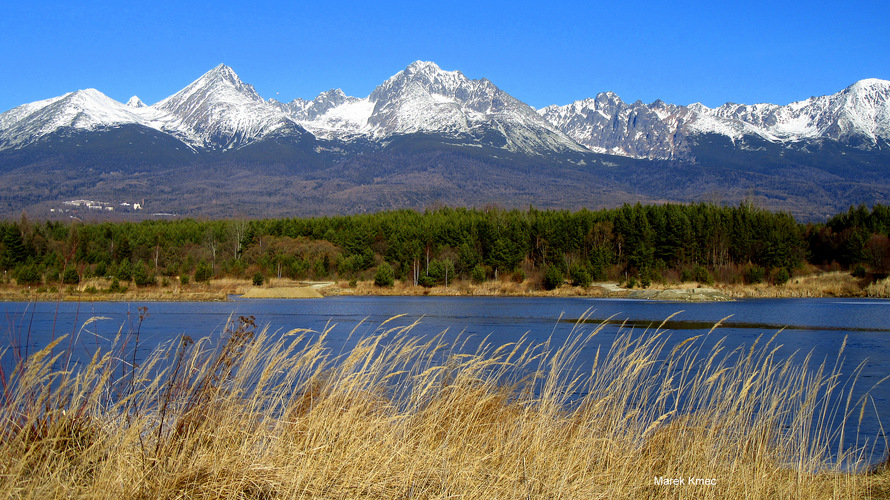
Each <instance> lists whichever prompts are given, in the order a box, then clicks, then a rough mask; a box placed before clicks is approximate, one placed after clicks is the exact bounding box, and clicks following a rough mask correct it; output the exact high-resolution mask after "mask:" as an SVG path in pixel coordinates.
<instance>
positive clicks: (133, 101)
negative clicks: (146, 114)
mask: <svg viewBox="0 0 890 500" xmlns="http://www.w3.org/2000/svg"><path fill="white" fill-rule="evenodd" d="M127 106H129V107H131V108H144V107H145V103H144V102H142V99H140V98H139V97H138V96H135V95H134V96H133V97H131V98H130V100H129V101H127Z"/></svg>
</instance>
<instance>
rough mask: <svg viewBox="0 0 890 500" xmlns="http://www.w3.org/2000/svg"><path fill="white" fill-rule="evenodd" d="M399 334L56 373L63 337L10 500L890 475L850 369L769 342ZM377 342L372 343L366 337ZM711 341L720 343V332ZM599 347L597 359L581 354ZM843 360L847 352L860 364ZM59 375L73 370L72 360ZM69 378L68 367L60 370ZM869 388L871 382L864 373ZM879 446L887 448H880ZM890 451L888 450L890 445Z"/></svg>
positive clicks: (561, 492) (745, 489)
mask: <svg viewBox="0 0 890 500" xmlns="http://www.w3.org/2000/svg"><path fill="white" fill-rule="evenodd" d="M399 321H400V318H399V317H396V318H392V319H390V320H388V321H386V322H384V323H383V324H381V325H380V326H379V327H378V328H377V329H376V330H374V331H373V333H371V334H369V335H366V336H364V337H362V338H360V339H358V340H357V342H356V345H355V347H354V348H352V349H349V350H348V352H335V351H334V350H333V349H332V348H331V347H330V346H329V345H330V342H329V341H328V336H329V335H330V331H331V328H328V329H327V330H325V331H321V332H315V331H309V330H295V331H292V332H288V333H286V334H283V335H273V334H270V333H269V332H268V331H266V330H263V329H260V330H257V329H256V327H255V325H254V324H253V321H252V319H251V318H241V319H240V320H238V321H235V322H233V323H232V325H231V326H230V327H229V329H228V330H227V332H226V333H225V334H224V335H222V336H221V338H218V339H216V340H212V339H209V338H204V339H200V340H198V341H196V342H192V340H191V339H189V338H183V339H180V340H178V341H177V342H175V343H173V344H170V345H168V346H165V347H164V348H163V349H158V350H157V351H155V352H154V353H153V354H152V356H151V357H150V358H149V359H148V360H147V361H146V362H144V363H143V364H142V365H141V366H139V367H138V369H133V367H132V366H130V365H128V364H127V363H126V361H123V360H122V359H121V357H122V356H121V352H122V351H123V349H121V346H122V345H123V344H124V341H125V340H126V339H125V338H123V337H125V336H122V335H121V336H119V338H118V339H117V342H116V344H115V345H116V346H117V347H115V348H113V349H111V350H110V351H108V352H104V353H103V352H97V353H96V354H95V356H94V357H93V359H92V361H91V362H90V363H89V364H88V365H87V366H83V367H81V368H79V369H69V368H61V369H60V368H55V369H53V368H52V367H53V366H59V362H60V360H62V361H64V358H63V356H64V354H55V353H56V351H57V350H60V349H61V348H60V345H64V343H63V340H62V339H58V340H57V341H56V342H55V343H54V344H53V345H51V346H48V347H47V348H45V349H43V350H42V351H40V352H39V353H36V354H34V355H33V356H31V357H30V358H29V359H28V360H27V361H26V362H23V363H22V364H21V365H20V366H19V368H18V369H17V370H15V371H14V372H12V373H8V374H5V377H4V391H3V394H2V407H0V418H2V422H3V424H2V427H0V457H2V458H0V495H3V496H5V497H10V498H62V497H66V498H67V497H84V498H146V499H148V498H152V499H153V498H171V499H172V498H665V497H668V498H671V497H675V498H690V497H692V498H790V497H794V498H827V497H834V498H860V497H863V496H869V495H878V496H880V495H883V494H887V492H888V491H890V487H888V484H890V481H888V474H887V472H879V473H876V474H872V475H868V474H865V473H862V472H859V471H855V472H854V471H853V469H852V467H854V466H856V465H858V462H857V461H858V460H859V459H860V458H861V453H862V450H857V449H851V450H842V451H841V455H840V458H838V457H836V456H832V449H834V451H837V445H838V443H839V442H842V440H843V436H840V435H838V432H837V431H836V429H838V428H839V427H838V424H839V423H840V420H848V421H850V420H851V419H853V420H855V419H859V421H861V419H862V418H863V415H864V413H865V412H873V411H876V408H875V407H874V404H873V402H872V401H871V400H870V399H869V398H867V397H866V398H864V399H861V400H859V401H855V400H849V401H848V399H847V397H846V396H845V393H844V392H843V391H849V390H850V385H849V380H850V379H848V378H847V376H846V375H845V374H842V373H840V371H839V368H838V364H837V363H834V362H824V363H822V364H819V365H815V366H814V365H813V362H812V360H811V359H810V358H809V356H803V357H802V358H801V359H795V358H792V359H786V360H778V359H776V357H775V353H776V348H777V346H775V345H774V343H773V341H772V340H771V339H767V338H762V339H760V340H759V341H758V343H757V344H756V345H755V346H750V347H746V348H742V347H738V348H734V347H733V346H729V345H727V344H726V342H725V339H724V340H720V341H718V342H716V345H715V346H714V347H713V348H710V349H705V348H704V347H703V345H704V342H703V340H704V339H703V338H698V337H697V338H692V339H688V340H686V341H684V342H681V343H679V344H677V345H676V346H674V347H671V348H670V349H668V347H667V346H668V345H669V344H668V342H667V341H668V333H667V332H666V331H664V330H662V329H660V328H659V329H650V330H647V331H645V332H639V331H637V332H634V331H633V330H632V329H629V328H622V329H620V331H619V334H618V336H617V338H616V339H615V340H614V342H613V343H612V344H611V346H609V347H608V348H603V349H596V350H595V354H593V355H592V356H591V359H587V360H584V361H585V362H586V364H585V365H584V366H587V367H588V368H587V369H585V371H584V372H580V371H579V370H578V369H576V368H574V367H577V366H580V364H579V363H578V362H579V361H580V360H579V359H578V355H579V353H580V352H582V348H584V347H585V346H587V345H588V344H589V343H590V341H591V339H592V338H593V336H595V335H597V334H599V333H600V332H601V331H602V329H603V328H604V327H605V324H602V325H599V326H598V327H596V328H595V329H594V330H593V331H585V330H584V328H585V327H586V325H585V323H584V322H579V323H578V324H577V325H576V326H575V329H574V330H573V332H572V334H571V335H570V337H569V340H568V341H566V342H565V343H564V344H562V345H553V343H552V342H551V341H548V342H544V343H540V344H536V343H533V342H530V341H528V340H527V339H525V338H521V339H517V341H516V342H515V343H512V344H508V345H500V346H499V345H491V344H489V343H487V342H482V343H481V345H480V347H478V349H475V350H474V351H473V352H469V353H468V352H466V350H467V344H466V339H463V340H459V341H454V342H450V343H449V342H445V341H444V340H443V339H444V338H445V335H444V333H443V334H440V335H439V336H436V337H435V338H432V339H421V338H419V337H417V336H416V335H415V334H414V330H415V329H416V323H411V324H407V325H398V322H399ZM353 335H357V331H356V330H354V331H353ZM709 335H713V333H712V334H709ZM583 352H590V350H587V351H583ZM840 355H841V354H839V356H840ZM54 362H55V363H56V365H54V364H53V363H54ZM62 366H65V363H62ZM852 375H853V376H854V377H855V374H852ZM869 445H872V444H871V443H869ZM877 445H878V446H885V445H886V443H878V444H877Z"/></svg>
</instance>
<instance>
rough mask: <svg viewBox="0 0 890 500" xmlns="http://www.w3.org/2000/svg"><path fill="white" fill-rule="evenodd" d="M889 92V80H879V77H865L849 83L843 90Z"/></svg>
mask: <svg viewBox="0 0 890 500" xmlns="http://www.w3.org/2000/svg"><path fill="white" fill-rule="evenodd" d="M870 91H878V92H890V81H887V80H881V79H879V78H866V79H864V80H859V81H858V82H856V83H854V84H853V85H850V86H849V87H847V88H846V89H844V92H853V93H862V92H870Z"/></svg>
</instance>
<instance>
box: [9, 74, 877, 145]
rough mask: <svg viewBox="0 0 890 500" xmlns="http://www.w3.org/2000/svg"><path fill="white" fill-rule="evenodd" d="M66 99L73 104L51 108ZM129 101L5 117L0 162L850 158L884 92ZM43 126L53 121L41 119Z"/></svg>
mask: <svg viewBox="0 0 890 500" xmlns="http://www.w3.org/2000/svg"><path fill="white" fill-rule="evenodd" d="M77 98H80V100H81V101H83V102H81V103H79V104H78V103H67V102H66V103H63V104H67V106H62V105H59V104H58V103H59V101H65V100H69V101H70V100H76V99H77ZM134 99H136V101H133V99H131V100H130V101H129V102H128V103H126V104H124V103H119V102H117V101H114V100H113V99H111V98H109V97H107V96H105V95H104V94H102V93H101V92H99V91H98V90H95V89H86V90H80V91H76V92H72V93H69V94H65V95H63V96H59V97H55V98H51V99H47V100H44V101H37V102H35V103H28V104H24V105H22V106H19V107H16V108H13V109H12V110H9V111H7V112H5V113H3V114H0V150H2V149H9V148H16V147H21V146H24V145H27V144H29V143H31V142H33V139H34V138H38V137H40V136H42V135H46V134H47V133H51V132H54V131H55V130H57V129H59V128H65V127H68V128H80V129H90V128H93V129H95V128H101V127H113V126H119V125H122V124H136V125H140V126H147V127H149V128H153V129H155V130H158V131H160V132H163V133H170V134H172V135H174V136H175V137H177V138H178V139H180V140H182V141H183V142H186V143H188V144H190V145H191V146H192V147H194V148H196V149H207V150H214V149H222V150H228V149H237V148H239V147H243V146H246V145H248V144H251V143H254V142H257V141H259V140H262V139H263V138H264V137H267V136H269V135H271V134H274V133H275V132H276V131H280V130H282V129H286V130H291V131H293V133H295V134H302V133H306V132H309V133H312V134H313V135H315V136H316V137H318V138H321V139H334V140H341V141H347V142H348V141H351V140H355V139H359V138H361V139H371V140H375V141H385V140H387V139H389V138H391V137H392V136H394V135H404V134H412V133H417V132H423V133H429V132H437V133H444V134H447V135H451V136H453V137H464V138H472V137H474V136H476V137H479V136H482V135H485V134H484V133H480V130H481V129H486V130H494V131H497V132H499V133H500V134H501V135H503V136H504V141H503V144H502V146H501V147H503V148H505V149H510V150H512V151H522V152H524V153H526V154H538V153H541V152H548V151H552V152H558V153H561V152H565V151H575V152H594V153H602V154H611V155H620V156H627V157H631V158H638V159H694V158H691V157H690V156H689V150H690V148H689V144H688V140H689V137H690V136H693V135H698V134H708V133H716V134H719V135H724V136H727V137H729V138H730V139H732V140H738V139H740V138H741V137H743V136H746V135H756V136H760V137H762V138H764V139H766V140H769V141H771V142H777V143H783V142H802V141H812V140H823V139H832V140H838V141H841V142H846V143H850V144H853V145H854V146H857V147H877V146H879V145H880V143H881V141H888V140H890V82H888V81H885V80H879V79H875V78H869V79H863V80H860V81H858V82H854V83H853V84H851V85H849V86H848V87H846V88H845V89H843V90H841V91H839V92H837V93H835V94H831V95H827V96H820V97H810V98H809V99H805V100H801V101H796V102H793V103H791V104H788V105H784V106H782V105H777V104H770V103H759V104H753V105H748V104H736V103H726V104H723V105H721V106H719V107H716V108H708V107H706V106H704V105H701V104H699V103H693V104H691V105H688V106H683V105H677V104H667V103H664V102H663V101H661V100H656V101H654V102H653V103H651V104H648V105H647V104H644V103H642V102H640V101H636V102H634V103H625V102H624V101H622V100H621V98H620V97H619V96H618V95H617V94H615V93H613V92H602V93H599V94H597V95H596V96H595V97H592V98H585V99H581V100H577V101H574V102H572V103H570V104H567V105H564V106H557V105H551V106H546V107H544V108H541V109H538V110H535V109H534V108H532V107H531V106H528V105H526V104H525V103H523V102H522V101H520V100H519V99H516V98H515V97H513V96H511V95H509V94H507V93H505V92H503V91H501V90H500V89H499V88H498V87H497V86H496V85H494V84H493V83H492V82H491V81H489V80H487V79H485V78H482V79H479V80H470V79H468V78H466V77H465V76H464V75H463V73H461V72H460V71H445V70H442V69H441V68H440V67H439V66H438V65H436V64H435V63H433V62H430V61H415V62H413V63H411V64H410V65H408V67H406V68H405V69H404V70H402V71H399V72H398V73H396V74H395V75H393V76H392V77H390V78H389V79H387V80H386V81H384V82H383V83H381V84H380V85H378V86H377V87H376V88H375V89H374V90H373V91H372V92H371V94H369V95H368V96H367V97H365V98H359V97H352V96H347V95H346V94H344V93H343V92H342V90H339V89H334V90H330V91H326V92H322V93H321V94H319V95H318V96H317V97H315V98H314V99H312V100H304V99H295V100H293V101H291V102H290V103H280V102H277V101H275V100H273V99H269V100H265V99H263V98H262V97H261V96H260V95H259V94H258V93H257V92H256V90H255V89H254V88H253V86H251V85H249V84H247V83H244V82H243V81H242V80H241V79H240V78H239V77H238V75H237V74H236V73H235V71H234V70H233V69H232V68H230V67H229V66H226V65H225V64H220V65H218V66H216V67H214V68H213V69H211V70H210V71H208V72H207V73H205V74H204V75H202V76H201V77H199V78H198V79H196V80H195V81H194V82H192V83H191V84H189V85H188V86H186V87H185V88H183V89H182V90H180V91H179V92H177V93H175V94H173V95H171V96H169V97H167V98H165V99H162V100H161V101H159V102H157V103H155V104H153V105H150V106H146V105H144V103H142V102H141V101H139V100H138V98H136V97H135V96H134ZM89 101H92V102H89ZM53 106H54V107H53ZM59 108H63V109H59ZM52 114H55V115H56V117H55V118H52V119H50V118H47V116H49V115H52ZM59 117H63V118H59ZM505 129H510V130H509V131H507V130H505ZM508 132H509V133H508ZM511 134H512V135H511Z"/></svg>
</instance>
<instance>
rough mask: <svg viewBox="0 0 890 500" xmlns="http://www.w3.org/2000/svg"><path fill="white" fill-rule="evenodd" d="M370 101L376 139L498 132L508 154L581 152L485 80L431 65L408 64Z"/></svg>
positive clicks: (375, 91)
mask: <svg viewBox="0 0 890 500" xmlns="http://www.w3.org/2000/svg"><path fill="white" fill-rule="evenodd" d="M368 100H369V101H370V102H371V103H373V104H374V109H373V112H372V114H371V116H370V117H369V118H368V124H369V125H370V128H371V133H372V134H373V136H374V137H376V138H383V137H389V136H392V135H401V134H410V133H415V132H438V133H444V134H447V135H451V136H455V137H457V136H473V135H476V136H482V135H484V134H485V133H486V132H489V131H496V132H499V133H500V134H501V135H503V138H504V143H503V147H504V148H505V149H508V150H511V151H516V152H525V153H529V154H539V153H541V152H552V151H559V152H562V151H582V150H583V149H582V148H579V147H578V144H577V143H575V142H574V141H572V140H570V139H568V138H567V137H565V136H564V134H562V133H561V132H559V131H558V130H556V128H555V127H554V126H552V125H551V124H550V123H548V122H547V121H546V120H543V119H542V118H541V117H540V116H539V115H538V114H537V113H535V110H534V109H533V108H531V107H530V106H528V105H527V104H525V103H522V102H521V101H519V100H518V99H516V98H514V97H512V96H511V95H509V94H507V93H506V92H504V91H502V90H500V89H499V88H497V87H496V86H495V85H494V84H493V83H491V82H490V81H489V80H486V79H481V80H470V79H468V78H467V77H465V76H464V75H463V74H462V73H460V72H459V71H443V70H442V69H441V68H439V66H437V65H436V64H435V63H432V62H424V61H416V62H414V63H412V64H411V65H410V66H408V67H407V68H405V70H403V71H400V72H399V73H397V74H395V75H394V76H392V77H391V78H389V79H388V80H387V81H386V82H384V83H383V84H381V85H380V86H378V87H377V88H376V89H374V91H373V92H372V93H371V95H370V96H369V97H368Z"/></svg>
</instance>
